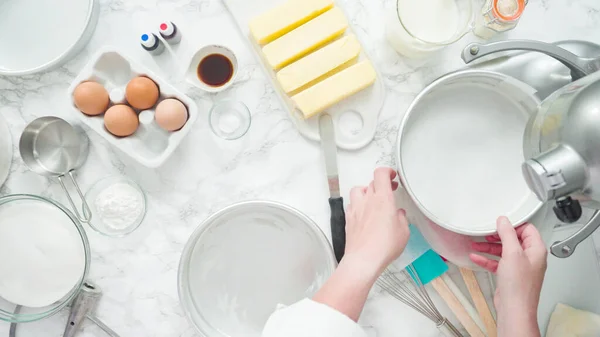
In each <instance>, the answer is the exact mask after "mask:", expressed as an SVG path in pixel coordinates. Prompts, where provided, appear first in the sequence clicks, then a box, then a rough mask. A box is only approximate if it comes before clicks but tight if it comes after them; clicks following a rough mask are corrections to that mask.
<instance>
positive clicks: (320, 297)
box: [313, 168, 410, 321]
mask: <svg viewBox="0 0 600 337" xmlns="http://www.w3.org/2000/svg"><path fill="white" fill-rule="evenodd" d="M394 178H396V172H395V171H394V170H392V169H390V168H379V169H377V170H376V171H375V174H374V180H373V181H372V182H371V184H370V185H369V186H368V187H355V188H354V189H352V191H351V193H350V205H349V206H348V210H347V211H346V250H345V254H344V258H343V259H342V261H341V262H340V265H339V266H338V268H337V269H336V270H335V272H334V273H333V275H332V276H331V278H329V280H327V282H326V283H325V285H323V287H322V288H321V289H320V290H319V291H318V292H317V294H316V295H315V297H314V298H313V300H314V301H316V302H319V303H323V304H325V305H328V306H329V307H331V308H333V309H335V310H337V311H339V312H341V313H343V314H344V315H346V316H348V317H350V318H351V319H353V320H355V321H356V320H358V316H360V313H361V311H362V309H363V306H364V305H365V302H366V300H367V295H368V294H369V290H371V287H373V284H375V281H377V278H379V276H380V275H381V273H382V272H383V270H384V269H385V268H386V267H387V266H388V265H389V264H390V263H391V262H392V261H393V260H395V259H396V258H397V257H398V256H400V254H401V253H402V251H404V248H405V247H406V244H407V243H408V236H409V233H410V231H409V229H408V221H407V220H406V217H405V216H404V211H401V210H398V209H397V208H396V201H395V197H394V193H393V191H394V190H395V189H397V188H398V183H397V182H395V181H393V179H394Z"/></svg>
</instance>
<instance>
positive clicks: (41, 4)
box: [0, 0, 100, 76]
mask: <svg viewBox="0 0 600 337" xmlns="http://www.w3.org/2000/svg"><path fill="white" fill-rule="evenodd" d="M99 12H100V4H99V2H98V0H53V1H39V0H5V1H1V2H0V43H2V50H3V51H6V52H3V53H0V75H5V76H22V75H30V74H35V73H39V72H41V71H45V70H49V69H52V68H53V67H57V66H59V65H61V64H63V63H65V62H66V61H68V60H70V59H71V58H72V57H74V56H75V55H76V54H77V53H78V52H79V51H81V50H82V49H83V47H84V46H85V45H86V44H87V42H88V41H89V39H90V38H91V37H92V34H93V33H94V29H95V28H96V24H97V22H98V16H99Z"/></svg>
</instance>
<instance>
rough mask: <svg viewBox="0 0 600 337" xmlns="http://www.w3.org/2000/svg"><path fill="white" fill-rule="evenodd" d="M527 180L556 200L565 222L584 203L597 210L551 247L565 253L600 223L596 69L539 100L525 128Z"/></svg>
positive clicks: (572, 219) (546, 197)
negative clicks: (539, 103)
mask: <svg viewBox="0 0 600 337" xmlns="http://www.w3.org/2000/svg"><path fill="white" fill-rule="evenodd" d="M525 150H526V153H527V151H529V153H527V157H528V158H532V159H529V160H527V161H526V162H525V163H524V164H523V174H524V176H525V179H526V181H527V184H528V185H529V187H530V188H531V190H532V191H534V192H535V194H536V195H537V197H538V198H539V199H540V200H542V201H553V200H554V201H555V203H556V205H555V206H554V213H555V214H556V216H557V217H558V218H559V219H560V220H561V221H563V222H566V223H573V222H575V221H577V220H579V219H580V218H581V215H582V212H583V211H582V206H583V207H587V208H592V209H594V210H596V213H595V214H594V216H593V217H592V220H590V221H589V222H588V224H587V225H585V226H584V227H583V228H582V229H581V230H580V231H579V232H577V233H576V234H574V235H573V236H572V237H571V238H569V239H567V240H566V241H563V242H559V243H555V244H554V245H552V246H551V248H550V250H551V252H552V254H553V255H555V256H557V257H569V256H571V255H572V254H573V252H574V251H575V247H576V246H577V245H578V244H579V243H580V242H581V241H583V240H585V239H586V238H587V237H588V236H589V235H591V234H592V233H593V232H594V231H595V230H596V229H597V228H598V227H600V216H599V215H598V212H599V211H598V210H599V209H600V73H598V72H597V73H594V74H591V75H589V76H587V77H584V78H583V79H581V80H578V81H576V82H574V83H572V84H571V85H568V86H566V87H564V88H563V89H561V90H559V91H557V92H555V93H554V94H553V95H551V96H550V97H548V98H547V99H546V100H545V101H544V102H543V103H542V105H541V106H540V109H539V112H538V114H537V115H536V116H535V117H534V118H533V119H532V120H531V121H530V125H529V127H528V129H527V130H526V133H525Z"/></svg>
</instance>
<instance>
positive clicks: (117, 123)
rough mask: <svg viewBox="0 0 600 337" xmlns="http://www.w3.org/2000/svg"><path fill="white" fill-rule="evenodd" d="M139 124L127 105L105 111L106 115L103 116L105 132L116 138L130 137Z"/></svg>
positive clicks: (133, 112)
mask: <svg viewBox="0 0 600 337" xmlns="http://www.w3.org/2000/svg"><path fill="white" fill-rule="evenodd" d="M139 124H140V121H139V120H138V115H137V113H135V111H133V109H132V108H131V107H129V106H127V105H123V104H119V105H114V106H112V107H110V109H108V110H106V114H104V126H105V127H106V130H108V132H110V133H112V134H113V135H115V136H117V137H127V136H130V135H132V134H133V133H134V132H135V131H136V130H137V128H138V125H139Z"/></svg>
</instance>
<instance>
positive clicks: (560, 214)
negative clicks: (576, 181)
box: [554, 197, 583, 223]
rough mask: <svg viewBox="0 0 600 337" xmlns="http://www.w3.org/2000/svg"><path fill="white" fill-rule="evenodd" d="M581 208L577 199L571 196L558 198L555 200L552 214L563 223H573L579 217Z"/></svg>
mask: <svg viewBox="0 0 600 337" xmlns="http://www.w3.org/2000/svg"><path fill="white" fill-rule="evenodd" d="M582 213H583V210H582V209H581V204H580V203H579V201H577V200H573V199H572V198H571V197H565V198H560V199H558V200H556V206H554V214H556V217H557V218H559V219H560V221H562V222H565V223H574V222H575V221H577V220H579V218H581V214H582Z"/></svg>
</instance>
